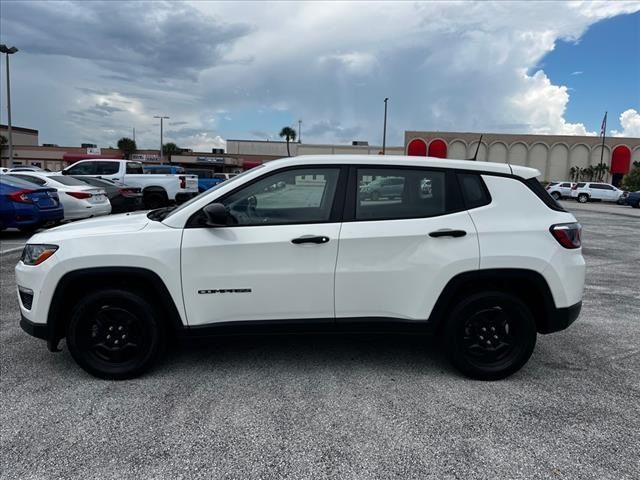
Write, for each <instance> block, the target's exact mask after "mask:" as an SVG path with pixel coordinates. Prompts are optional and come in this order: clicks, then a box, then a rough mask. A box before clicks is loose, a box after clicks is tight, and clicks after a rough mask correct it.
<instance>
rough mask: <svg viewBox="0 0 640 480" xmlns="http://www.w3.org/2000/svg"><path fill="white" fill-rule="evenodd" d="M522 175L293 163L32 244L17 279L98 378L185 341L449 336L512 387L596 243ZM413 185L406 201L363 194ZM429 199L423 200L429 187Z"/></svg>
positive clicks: (576, 287) (573, 305) (39, 322)
mask: <svg viewBox="0 0 640 480" xmlns="http://www.w3.org/2000/svg"><path fill="white" fill-rule="evenodd" d="M538 175H539V172H538V171H537V170H534V169H531V168H526V167H518V166H510V165H507V164H498V163H485V162H482V163H481V162H471V161H465V160H442V159H432V158H426V159H425V158H415V157H401V156H398V157H395V156H384V157H372V156H362V155H357V156H348V155H340V156H306V157H294V158H290V159H283V160H276V161H273V162H269V163H267V164H264V165H262V166H260V167H256V168H254V169H252V170H249V171H247V172H245V173H243V174H241V175H238V176H237V177H234V178H232V179H230V180H228V181H227V182H224V183H221V184H220V185H219V186H217V187H215V188H213V189H211V190H208V191H206V192H204V193H202V194H201V195H199V196H198V197H196V198H194V199H192V200H191V201H189V202H188V203H185V204H184V205H181V206H180V207H178V208H175V207H173V208H171V207H168V208H163V209H158V210H153V211H151V212H148V213H146V212H135V213H128V214H123V215H117V216H110V217H108V218H102V219H96V220H89V221H85V222H82V223H79V224H74V225H68V226H63V227H58V228H54V229H51V230H48V231H46V232H43V233H39V234H37V235H35V236H33V237H32V238H31V239H30V240H29V242H28V244H27V245H26V246H25V248H24V252H23V254H22V259H21V260H20V262H19V263H18V265H17V266H16V269H15V273H16V283H17V286H18V287H17V288H18V296H19V299H20V311H21V314H22V320H21V325H22V327H23V329H24V330H25V331H27V332H28V333H30V334H32V335H34V336H36V337H39V338H44V339H47V341H48V346H49V349H50V350H51V351H57V350H58V348H57V346H58V343H59V341H60V339H62V338H65V337H66V343H67V346H68V348H69V351H70V352H71V355H72V356H73V357H74V359H75V360H76V361H77V362H78V364H80V366H81V367H82V368H84V369H85V370H86V371H88V372H90V373H92V374H94V375H97V376H99V377H102V378H110V379H122V378H130V377H133V376H136V375H139V374H141V373H142V372H144V371H145V370H147V369H148V368H149V367H150V366H151V365H152V364H153V362H154V361H155V360H156V359H157V358H158V356H159V355H160V354H161V352H162V351H163V349H162V347H163V345H165V344H166V343H167V342H172V341H175V339H176V338H178V337H180V336H194V335H197V336H200V335H211V334H214V335H215V334H222V333H228V332H234V333H238V332H241V331H251V332H256V331H264V330H265V329H267V330H268V331H269V332H274V331H287V332H291V331H294V332H296V331H300V330H311V331H314V332H326V331H334V332H346V331H349V332H353V331H363V330H366V331H374V332H381V333H389V332H391V333H400V332H402V333H411V334H418V333H434V334H437V335H441V336H442V338H443V343H444V345H446V348H447V351H448V353H449V356H450V357H451V360H452V361H453V363H454V365H455V366H456V367H457V368H458V369H459V370H461V371H462V372H463V373H464V374H466V375H468V376H470V377H473V378H479V379H498V378H503V377H506V376H508V375H510V374H512V373H513V372H515V371H517V370H518V369H520V368H521V367H522V366H523V365H524V364H525V363H526V362H527V360H528V359H529V357H530V355H531V353H532V351H533V349H534V346H535V343H536V335H537V333H550V332H554V331H558V330H562V329H564V328H566V327H567V326H569V325H570V324H571V323H572V322H573V321H574V320H575V319H576V318H577V316H578V314H579V312H580V308H581V299H582V289H583V284H584V274H585V263H584V260H583V257H582V253H581V245H580V233H581V227H580V225H579V224H578V223H576V219H575V218H574V217H573V215H571V214H570V213H568V212H566V211H565V210H564V209H563V208H562V207H560V206H559V205H558V204H557V203H556V202H555V201H554V200H553V199H552V198H551V197H550V196H549V195H548V194H547V193H546V192H545V190H544V189H543V187H542V186H541V185H540V183H539V182H538V181H537V179H536V178H535V177H536V176H538ZM385 178H401V179H403V181H402V187H401V190H400V191H399V192H398V194H397V195H393V196H387V197H379V198H375V199H374V198H372V197H371V196H370V195H364V194H363V193H362V190H361V189H360V188H359V186H360V185H361V184H363V183H365V180H366V181H367V182H371V181H377V180H384V179H385ZM427 184H428V185H430V188H424V185H427Z"/></svg>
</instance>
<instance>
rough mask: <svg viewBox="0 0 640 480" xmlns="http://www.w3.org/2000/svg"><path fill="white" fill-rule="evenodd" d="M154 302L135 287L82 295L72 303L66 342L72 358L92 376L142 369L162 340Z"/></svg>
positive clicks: (119, 375) (121, 376) (134, 373)
mask: <svg viewBox="0 0 640 480" xmlns="http://www.w3.org/2000/svg"><path fill="white" fill-rule="evenodd" d="M163 333H164V332H163V328H162V323H161V321H160V318H159V316H158V315H157V313H156V311H155V309H154V308H153V306H152V305H151V304H150V303H149V302H148V301H147V300H146V299H145V298H144V297H142V296H140V295H137V294H135V293H132V292H129V291H125V290H119V289H108V290H98V291H95V292H93V293H90V294H88V295H86V296H85V297H84V298H83V299H82V300H81V301H80V302H79V303H78V304H77V306H76V307H75V308H74V309H73V311H72V314H71V320H70V322H69V325H68V327H67V345H68V346H69V351H70V352H71V355H72V356H73V358H74V359H75V361H76V362H77V363H78V365H80V366H81V367H82V368H83V369H84V370H86V371H87V372H89V373H91V374H92V375H95V376H96V377H100V378H104V379H110V380H123V379H127V378H133V377H136V376H138V375H141V374H142V373H144V372H145V371H146V370H148V369H149V368H150V367H151V366H152V365H153V363H154V362H155V361H156V359H157V357H158V355H159V353H160V351H161V347H162V344H163V340H164V334H163Z"/></svg>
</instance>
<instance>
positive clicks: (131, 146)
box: [118, 137, 138, 158]
mask: <svg viewBox="0 0 640 480" xmlns="http://www.w3.org/2000/svg"><path fill="white" fill-rule="evenodd" d="M118 149H119V150H122V152H124V155H125V157H126V158H131V154H132V153H134V152H135V151H136V150H138V147H137V145H136V141H135V140H132V139H130V138H128V137H122V138H121V139H120V140H118Z"/></svg>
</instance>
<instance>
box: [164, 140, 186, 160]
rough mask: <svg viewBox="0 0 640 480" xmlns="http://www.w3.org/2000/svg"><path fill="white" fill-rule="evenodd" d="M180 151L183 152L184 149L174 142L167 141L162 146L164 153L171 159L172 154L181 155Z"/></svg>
mask: <svg viewBox="0 0 640 480" xmlns="http://www.w3.org/2000/svg"><path fill="white" fill-rule="evenodd" d="M180 153H182V149H181V148H180V147H178V145H176V144H175V143H173V142H169V143H165V144H164V145H163V146H162V154H163V155H164V156H165V157H169V161H171V155H179V154H180Z"/></svg>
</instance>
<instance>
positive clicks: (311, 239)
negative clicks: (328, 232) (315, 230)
mask: <svg viewBox="0 0 640 480" xmlns="http://www.w3.org/2000/svg"><path fill="white" fill-rule="evenodd" d="M328 241H329V237H325V236H315V235H305V236H303V237H298V238H294V239H293V240H291V243H295V244H296V245H300V244H301V243H320V244H322V243H327V242H328Z"/></svg>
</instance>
